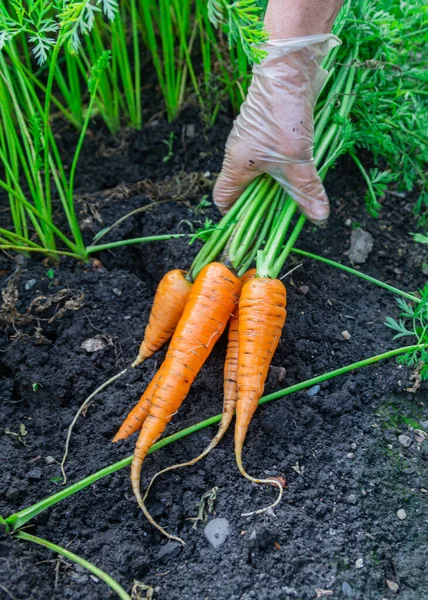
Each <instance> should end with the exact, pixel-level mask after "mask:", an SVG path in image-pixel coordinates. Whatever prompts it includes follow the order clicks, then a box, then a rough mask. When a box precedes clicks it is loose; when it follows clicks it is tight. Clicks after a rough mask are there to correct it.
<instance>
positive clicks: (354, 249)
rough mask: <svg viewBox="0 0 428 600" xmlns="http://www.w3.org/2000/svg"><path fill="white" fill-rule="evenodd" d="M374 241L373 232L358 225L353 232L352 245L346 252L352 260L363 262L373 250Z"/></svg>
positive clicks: (358, 262)
mask: <svg viewBox="0 0 428 600" xmlns="http://www.w3.org/2000/svg"><path fill="white" fill-rule="evenodd" d="M373 241H374V240H373V236H372V235H371V233H369V232H368V231H364V229H361V228H360V227H357V229H354V230H353V231H352V233H351V247H350V248H349V250H348V251H347V252H345V254H346V255H347V256H348V257H349V260H350V261H351V262H353V263H356V264H363V263H365V262H366V260H367V257H368V255H369V254H370V252H371V251H372V250H373Z"/></svg>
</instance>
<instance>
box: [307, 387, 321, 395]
mask: <svg viewBox="0 0 428 600" xmlns="http://www.w3.org/2000/svg"><path fill="white" fill-rule="evenodd" d="M320 389H321V386H320V385H314V386H313V387H311V388H309V389H308V391H307V392H306V395H307V396H316V395H317V394H318V392H319V391H320Z"/></svg>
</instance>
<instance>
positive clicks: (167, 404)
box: [131, 263, 241, 542]
mask: <svg viewBox="0 0 428 600" xmlns="http://www.w3.org/2000/svg"><path fill="white" fill-rule="evenodd" d="M240 288H241V282H240V280H239V279H238V277H236V276H235V275H234V274H233V273H232V272H231V271H230V270H229V269H228V268H227V267H225V266H224V265H222V264H221V263H211V264H209V265H207V266H206V267H204V268H203V269H202V271H201V272H200V273H199V275H198V276H197V278H196V280H195V283H194V284H193V286H192V289H191V290H190V294H189V299H188V301H187V304H186V306H185V309H184V312H183V314H182V316H181V318H180V321H179V322H178V325H177V328H176V330H175V333H174V335H173V337H172V340H171V343H170V345H169V348H168V352H167V355H166V358H165V360H164V362H163V364H162V366H161V368H160V369H159V371H158V374H157V375H156V376H155V380H156V382H155V384H154V391H153V394H152V396H151V404H150V407H149V413H148V415H147V417H146V419H145V421H144V423H143V425H142V427H141V431H140V436H139V438H138V441H137V445H136V448H135V452H134V458H133V460H132V465H131V482H132V489H133V491H134V495H135V497H136V499H137V501H138V504H139V506H140V508H141V509H142V510H143V512H144V514H145V515H146V517H147V518H148V519H149V521H150V522H151V523H153V525H155V527H157V528H158V529H159V530H160V531H161V532H162V533H164V534H165V535H166V536H167V537H170V538H171V539H176V540H178V541H180V542H182V540H181V539H180V538H176V537H174V536H171V535H170V534H168V533H167V532H166V531H165V530H164V529H163V528H162V527H160V525H158V524H157V523H155V522H154V521H153V519H152V517H151V516H150V514H149V513H148V511H147V509H146V507H145V504H144V502H143V499H142V498H141V493H140V478H141V468H142V465H143V462H144V459H145V457H146V455H147V452H148V450H149V449H150V447H151V446H152V444H153V443H154V442H155V441H156V440H157V439H158V438H159V437H160V436H161V435H162V433H163V432H164V430H165V428H166V426H167V424H168V422H169V421H170V420H171V418H172V416H173V415H174V414H175V413H176V412H177V411H178V409H179V408H180V406H181V404H182V402H183V400H184V399H185V397H186V396H187V394H188V392H189V389H190V386H191V385H192V383H193V381H194V379H195V377H196V375H197V374H198V372H199V371H200V369H201V368H202V366H203V364H204V363H205V361H206V359H207V358H208V356H209V354H210V352H211V350H212V348H213V347H214V344H215V343H216V341H217V340H218V339H219V337H220V336H221V334H222V333H223V331H224V328H225V327H226V324H227V322H228V320H229V317H230V315H231V314H232V313H233V311H234V309H235V306H236V303H237V301H238V298H239V292H240Z"/></svg>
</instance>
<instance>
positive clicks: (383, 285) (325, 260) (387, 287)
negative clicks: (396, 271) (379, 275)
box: [291, 248, 421, 303]
mask: <svg viewBox="0 0 428 600" xmlns="http://www.w3.org/2000/svg"><path fill="white" fill-rule="evenodd" d="M291 252H294V254H300V256H306V257H307V258H313V259H314V260H319V261H320V262H323V263H326V264H327V265H330V266H332V267H336V268H337V269H342V271H346V272H347V273H352V275H356V276H357V277H361V279H365V280H366V281H370V283H374V284H375V285H378V286H379V287H381V288H384V289H385V290H389V291H390V292H393V293H394V294H397V295H399V296H403V298H407V300H411V301H412V302H417V303H419V302H421V299H420V298H417V297H416V296H413V295H412V294H409V293H407V292H403V290H400V289H398V288H396V287H394V286H392V285H389V283H384V282H383V281H380V280H379V279H375V278H374V277H371V276H370V275H366V274H365V273H361V271H357V270H356V269H352V268H351V267H347V266H346V265H342V264H341V263H338V262H335V261H334V260H330V259H329V258H324V256H318V254H312V253H311V252H306V251H305V250H299V249H298V248H293V249H292V250H291Z"/></svg>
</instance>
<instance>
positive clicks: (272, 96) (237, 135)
mask: <svg viewBox="0 0 428 600" xmlns="http://www.w3.org/2000/svg"><path fill="white" fill-rule="evenodd" d="M338 44H340V40H339V39H338V38H337V37H336V36H334V35H331V34H318V35H310V36H306V37H299V38H291V39H286V40H272V41H270V42H267V43H265V44H263V45H262V48H263V49H264V50H266V51H267V53H268V56H267V57H266V58H265V59H264V60H263V61H262V62H261V63H260V64H258V65H255V66H254V68H253V79H252V82H251V85H250V88H249V90H248V95H247V98H246V100H245V102H244V103H243V104H242V106H241V111H240V114H239V115H238V117H237V119H236V120H235V122H234V125H233V129H232V131H231V132H230V134H229V137H228V139H227V142H226V150H225V156H224V161H223V167H222V170H221V173H220V175H219V177H218V179H217V181H216V184H215V187H214V202H215V204H216V205H217V206H218V208H219V209H220V211H221V212H223V213H225V212H227V210H228V209H229V208H230V206H231V205H232V204H233V203H234V202H235V200H236V199H237V198H238V197H239V196H240V194H241V193H242V191H243V190H244V189H245V187H246V186H247V185H248V184H249V183H250V182H251V181H252V180H253V179H254V178H255V177H256V176H257V175H259V174H260V173H269V175H271V176H272V177H273V178H274V179H276V180H277V181H278V182H279V183H280V184H281V185H282V186H283V187H284V188H285V190H286V191H287V192H288V193H289V194H290V196H292V198H294V200H295V201H296V202H297V203H298V204H299V206H300V210H301V211H302V212H303V213H304V214H305V215H306V216H307V217H308V219H309V220H311V221H312V222H313V223H316V224H318V225H321V224H323V223H324V222H326V221H327V219H328V216H329V212H330V209H329V203H328V198H327V195H326V193H325V190H324V186H323V184H322V183H321V179H320V177H319V175H318V173H317V170H316V168H315V165H314V163H313V135H314V123H313V111H314V107H315V103H316V100H317V98H318V95H319V93H320V91H321V88H322V85H323V83H324V81H325V78H326V76H327V72H326V71H325V70H324V69H323V68H322V67H321V63H322V61H323V59H324V57H325V56H326V55H327V54H328V52H329V51H330V49H331V48H333V47H334V46H337V45H338Z"/></svg>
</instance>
